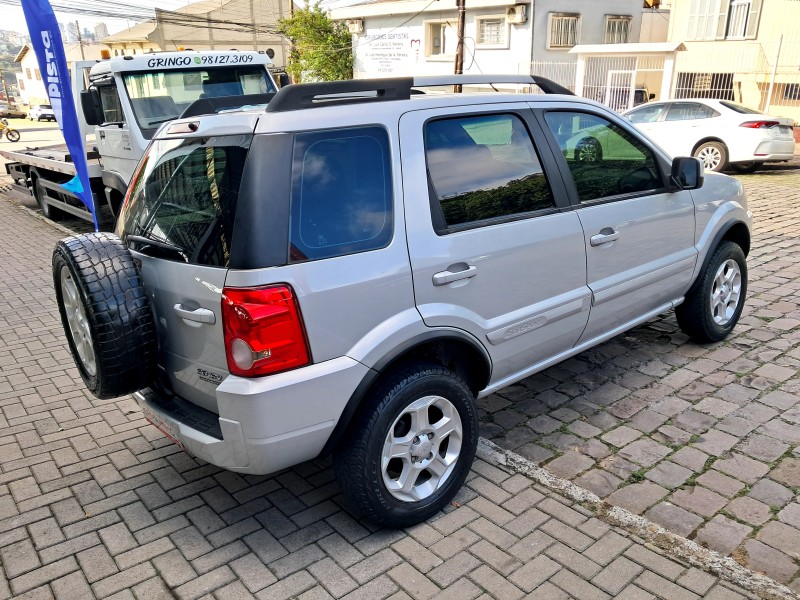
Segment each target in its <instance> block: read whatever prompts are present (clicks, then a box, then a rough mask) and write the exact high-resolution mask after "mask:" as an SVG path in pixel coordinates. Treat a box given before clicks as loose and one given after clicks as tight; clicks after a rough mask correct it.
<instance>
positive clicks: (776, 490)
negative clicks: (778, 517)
mask: <svg viewBox="0 0 800 600" xmlns="http://www.w3.org/2000/svg"><path fill="white" fill-rule="evenodd" d="M747 495H748V496H750V497H751V498H755V499H756V500H759V501H761V502H763V503H764V504H766V505H767V506H770V507H772V506H775V507H777V508H781V507H783V506H784V505H785V504H786V503H787V502H789V501H790V500H791V499H792V498H794V494H793V493H792V491H791V490H790V489H788V488H786V487H784V486H782V485H781V484H779V483H775V482H774V481H771V480H769V479H762V480H761V481H759V482H758V483H756V484H755V485H754V486H753V487H752V488H751V489H750V491H749V492H748V494H747Z"/></svg>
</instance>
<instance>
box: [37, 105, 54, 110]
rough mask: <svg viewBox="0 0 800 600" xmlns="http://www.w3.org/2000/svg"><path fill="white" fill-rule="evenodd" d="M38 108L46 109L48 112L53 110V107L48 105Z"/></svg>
mask: <svg viewBox="0 0 800 600" xmlns="http://www.w3.org/2000/svg"><path fill="white" fill-rule="evenodd" d="M39 108H46V109H48V110H53V107H52V106H50V105H49V104H40V105H39Z"/></svg>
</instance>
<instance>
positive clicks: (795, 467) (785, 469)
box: [769, 458, 800, 488]
mask: <svg viewBox="0 0 800 600" xmlns="http://www.w3.org/2000/svg"><path fill="white" fill-rule="evenodd" d="M769 476H770V478H771V479H774V480H775V481H777V482H778V483H782V484H784V485H787V486H789V487H792V488H798V487H800V458H784V459H783V460H782V461H781V462H780V463H778V466H777V467H775V468H774V469H772V471H770V472H769Z"/></svg>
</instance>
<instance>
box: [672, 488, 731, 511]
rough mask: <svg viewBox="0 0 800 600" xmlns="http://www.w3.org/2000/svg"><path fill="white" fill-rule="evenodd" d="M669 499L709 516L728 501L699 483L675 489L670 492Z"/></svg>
mask: <svg viewBox="0 0 800 600" xmlns="http://www.w3.org/2000/svg"><path fill="white" fill-rule="evenodd" d="M671 501H672V503H673V504H677V505H678V506H681V507H683V508H685V509H687V510H690V511H691V512H693V513H697V514H699V515H702V516H704V517H709V518H710V517H712V516H714V515H715V514H716V513H717V512H719V511H720V510H721V509H722V507H723V506H725V505H726V504H727V502H728V501H727V500H726V499H725V497H724V496H720V495H719V494H717V493H716V492H712V491H711V490H709V489H706V488H704V487H702V486H700V485H696V486H692V487H689V488H687V489H683V490H678V491H676V492H675V493H674V494H672V498H671Z"/></svg>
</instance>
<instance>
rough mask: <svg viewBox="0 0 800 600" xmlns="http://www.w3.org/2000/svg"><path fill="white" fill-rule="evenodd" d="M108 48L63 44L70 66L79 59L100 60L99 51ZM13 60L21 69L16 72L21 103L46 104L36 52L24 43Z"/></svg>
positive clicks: (94, 45) (45, 93)
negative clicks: (19, 71)
mask: <svg viewBox="0 0 800 600" xmlns="http://www.w3.org/2000/svg"><path fill="white" fill-rule="evenodd" d="M102 50H108V47H107V46H104V45H103V44H82V45H81V44H65V46H64V54H65V55H66V57H67V65H68V66H69V67H70V68H72V63H74V62H75V61H79V60H100V58H101V56H100V52H101V51H102ZM14 62H18V63H19V64H20V67H21V69H22V72H21V73H17V74H16V75H17V90H18V94H17V95H18V96H19V97H20V98H21V99H22V103H23V104H27V105H28V106H33V105H34V104H46V103H48V102H49V100H48V98H47V91H46V90H45V86H44V82H43V81H42V74H41V72H40V71H39V62H38V61H37V60H36V52H34V50H33V47H32V46H31V45H30V44H25V45H24V46H23V47H22V49H21V50H20V51H19V52H18V53H17V56H16V57H15V58H14Z"/></svg>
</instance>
